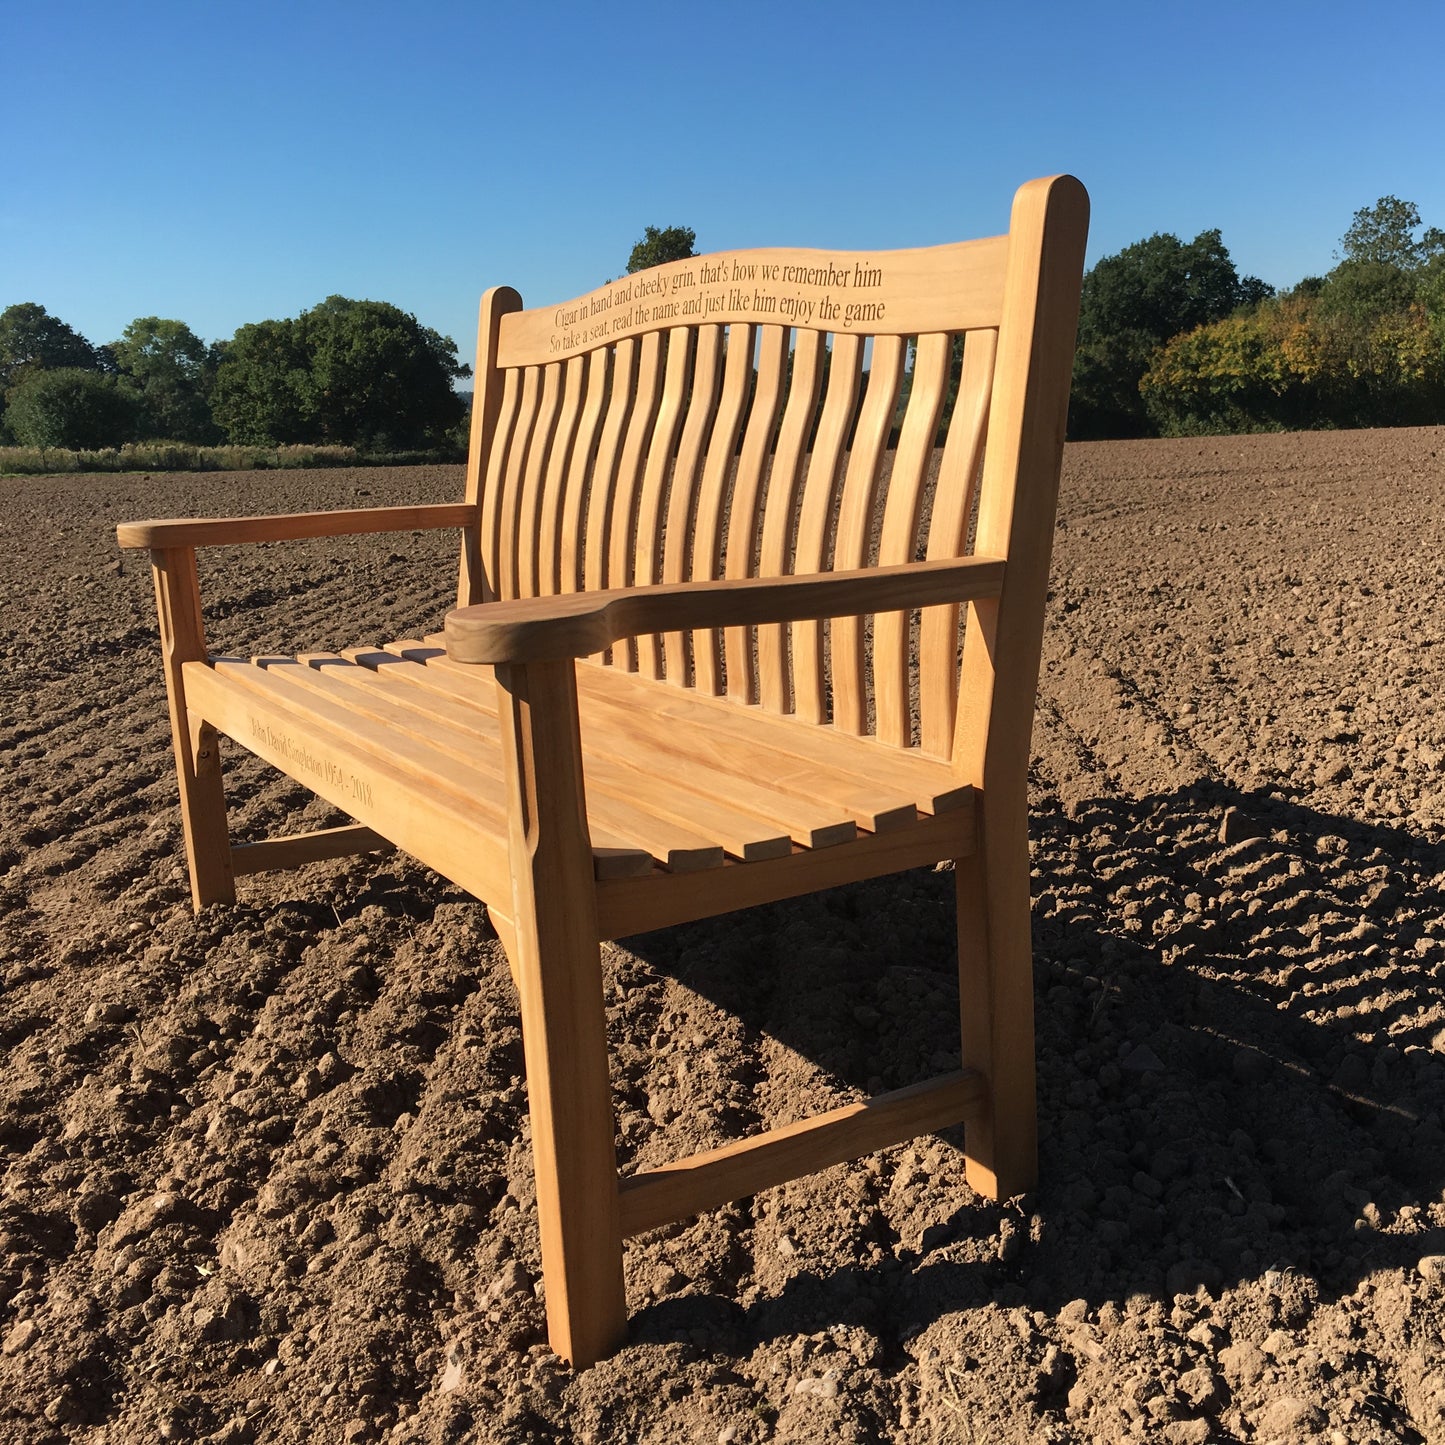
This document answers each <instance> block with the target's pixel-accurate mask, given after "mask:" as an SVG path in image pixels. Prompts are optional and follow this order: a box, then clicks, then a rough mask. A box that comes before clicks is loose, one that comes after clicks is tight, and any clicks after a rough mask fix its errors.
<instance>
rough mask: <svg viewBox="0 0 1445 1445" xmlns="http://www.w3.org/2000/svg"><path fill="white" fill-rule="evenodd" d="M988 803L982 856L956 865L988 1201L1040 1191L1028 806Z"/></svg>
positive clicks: (977, 1136) (972, 1140)
mask: <svg viewBox="0 0 1445 1445" xmlns="http://www.w3.org/2000/svg"><path fill="white" fill-rule="evenodd" d="M988 804H989V800H988V799H987V798H982V799H980V800H979V811H978V820H979V821H978V834H979V838H978V847H977V849H976V850H975V851H974V853H973V854H971V855H970V856H969V857H967V858H960V859H958V860H957V862H956V863H955V865H954V868H955V876H956V879H957V883H956V889H957V895H958V984H959V1006H960V1009H961V1013H962V1019H961V1023H962V1032H963V1067H964V1068H965V1069H977V1070H978V1071H979V1072H980V1073H981V1074H982V1075H983V1077H984V1079H985V1080H986V1081H987V1084H988V1092H987V1094H986V1096H985V1102H984V1105H983V1107H982V1108H980V1109H979V1111H978V1113H977V1114H976V1115H971V1116H970V1118H969V1121H968V1124H967V1126H966V1128H965V1129H964V1142H963V1148H964V1163H965V1168H966V1171H967V1178H968V1183H969V1187H970V1188H971V1189H973V1190H975V1191H976V1192H978V1193H979V1194H982V1195H983V1196H984V1197H985V1198H987V1199H994V1200H998V1199H1008V1198H1011V1197H1012V1196H1013V1195H1015V1194H1023V1193H1024V1192H1025V1191H1027V1190H1029V1189H1032V1188H1033V1187H1034V1185H1035V1184H1036V1183H1037V1182H1038V1123H1037V1105H1036V1099H1035V1082H1034V979H1033V946H1032V939H1031V934H1030V925H1029V849H1028V837H1027V834H1026V832H1025V820H1024V813H1023V808H1022V805H1021V803H1015V804H1014V805H1013V806H1011V807H1006V808H1005V807H1001V806H998V804H997V802H996V803H995V806H994V808H993V809H990V808H989V805H988Z"/></svg>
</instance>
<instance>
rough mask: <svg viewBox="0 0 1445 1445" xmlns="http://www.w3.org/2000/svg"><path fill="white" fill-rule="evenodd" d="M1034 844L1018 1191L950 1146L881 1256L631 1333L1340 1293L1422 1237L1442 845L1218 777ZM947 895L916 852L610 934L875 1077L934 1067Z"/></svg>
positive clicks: (1082, 812)
mask: <svg viewBox="0 0 1445 1445" xmlns="http://www.w3.org/2000/svg"><path fill="white" fill-rule="evenodd" d="M1032 833H1033V837H1034V839H1035V851H1034V873H1035V876H1034V883H1033V892H1034V920H1035V922H1034V934H1035V979H1036V989H1035V995H1036V1001H1037V1009H1038V1015H1037V1031H1038V1041H1039V1099H1040V1126H1041V1148H1040V1153H1041V1182H1040V1186H1039V1188H1038V1191H1037V1192H1036V1193H1035V1194H1034V1195H1032V1196H1029V1197H1026V1198H1025V1199H1024V1200H1021V1201H1012V1202H1010V1203H1009V1204H1007V1205H1003V1206H993V1205H989V1204H987V1203H986V1202H984V1201H981V1200H979V1199H978V1198H977V1197H976V1196H973V1195H972V1194H970V1193H969V1192H968V1191H967V1190H966V1188H965V1187H964V1186H963V1185H962V1183H961V1175H962V1168H961V1160H958V1161H956V1164H957V1178H958V1180H959V1182H958V1184H957V1186H956V1188H955V1190H954V1191H953V1197H952V1200H951V1201H950V1203H949V1205H946V1206H945V1208H944V1209H943V1210H942V1212H941V1213H940V1214H939V1215H938V1217H937V1218H936V1220H935V1222H933V1223H932V1224H931V1225H929V1227H927V1228H926V1229H925V1230H924V1232H923V1235H922V1239H921V1240H920V1241H918V1242H917V1243H916V1244H912V1245H911V1244H909V1243H907V1242H906V1241H904V1240H903V1239H902V1238H901V1237H900V1236H899V1235H898V1234H897V1232H896V1231H889V1230H888V1229H887V1227H886V1226H880V1228H881V1229H882V1233H883V1235H884V1236H885V1239H884V1243H885V1244H886V1245H887V1246H888V1249H887V1251H886V1253H885V1254H884V1257H883V1258H882V1259H881V1260H878V1261H875V1262H873V1263H869V1264H866V1265H864V1264H859V1263H857V1262H854V1263H845V1264H844V1265H843V1266H842V1267H840V1268H838V1269H836V1270H825V1271H818V1270H808V1271H803V1272H801V1273H797V1274H794V1275H793V1276H792V1277H791V1278H790V1279H788V1280H787V1282H786V1284H785V1285H784V1286H783V1287H782V1288H781V1290H780V1291H778V1292H776V1293H766V1292H765V1293H764V1294H763V1295H762V1296H761V1297H760V1298H757V1299H754V1300H753V1301H752V1302H751V1303H750V1304H748V1305H746V1306H740V1305H736V1304H733V1303H731V1302H728V1301H724V1300H719V1299H717V1298H715V1297H712V1296H684V1297H681V1298H671V1299H668V1300H665V1301H663V1302H661V1303H659V1304H655V1305H653V1306H651V1307H650V1308H647V1309H645V1310H643V1311H641V1312H640V1313H639V1314H638V1316H637V1317H636V1319H635V1322H634V1338H667V1337H669V1336H670V1335H674V1334H675V1333H676V1332H679V1331H683V1332H688V1331H695V1330H697V1329H699V1328H703V1329H706V1330H708V1331H709V1332H712V1331H715V1330H717V1329H719V1328H722V1329H724V1330H726V1331H727V1332H729V1333H738V1334H739V1335H741V1336H743V1337H752V1338H757V1337H758V1336H763V1337H772V1336H775V1335H782V1334H788V1333H796V1332H799V1331H807V1330H810V1329H812V1330H816V1329H820V1328H823V1327H825V1326H827V1325H830V1324H833V1323H835V1322H839V1321H842V1322H845V1323H846V1322H848V1321H849V1320H850V1318H858V1319H859V1320H860V1321H861V1322H876V1318H877V1314H878V1311H879V1309H880V1308H882V1309H886V1310H889V1311H890V1312H891V1313H892V1315H893V1323H894V1325H895V1326H896V1327H898V1328H900V1329H901V1330H902V1331H903V1332H904V1333H905V1334H909V1333H913V1332H915V1331H917V1330H921V1329H923V1328H926V1326H927V1325H928V1324H929V1323H930V1322H931V1321H932V1320H934V1319H936V1318H938V1317H939V1316H940V1315H942V1314H944V1313H947V1312H948V1311H951V1310H958V1309H963V1308H968V1307H970V1306H973V1305H978V1304H982V1303H985V1302H988V1301H993V1302H995V1303H1014V1304H1026V1305H1028V1306H1029V1307H1030V1308H1034V1309H1042V1310H1047V1311H1050V1312H1057V1311H1058V1310H1059V1308H1060V1307H1061V1306H1063V1305H1064V1304H1065V1303H1066V1302H1068V1301H1071V1300H1075V1299H1083V1300H1085V1301H1086V1302H1087V1303H1088V1304H1089V1305H1090V1307H1091V1308H1092V1307H1096V1306H1097V1305H1099V1304H1100V1303H1101V1302H1102V1301H1104V1300H1106V1299H1113V1300H1120V1301H1122V1300H1124V1299H1125V1298H1127V1297H1128V1296H1130V1295H1135V1294H1139V1293H1143V1294H1146V1295H1149V1296H1152V1297H1154V1298H1156V1299H1158V1300H1160V1301H1161V1302H1162V1303H1164V1304H1165V1305H1166V1307H1167V1305H1168V1304H1169V1302H1170V1300H1171V1299H1172V1297H1173V1296H1174V1295H1176V1294H1178V1293H1181V1292H1192V1291H1193V1290H1194V1289H1195V1288H1196V1287H1197V1286H1199V1285H1203V1286H1205V1287H1206V1288H1207V1289H1208V1290H1209V1291H1210V1292H1211V1293H1213V1294H1216V1295H1217V1294H1218V1292H1219V1291H1220V1290H1221V1289H1224V1288H1228V1287H1230V1286H1231V1285H1234V1284H1236V1283H1239V1282H1241V1281H1245V1280H1250V1279H1255V1278H1260V1277H1264V1276H1266V1275H1269V1272H1271V1271H1273V1272H1276V1273H1277V1274H1285V1275H1288V1274H1291V1273H1295V1274H1303V1275H1308V1276H1310V1277H1312V1278H1313V1279H1314V1281H1316V1283H1317V1285H1318V1288H1319V1290H1320V1292H1321V1293H1322V1294H1323V1295H1339V1294H1343V1293H1346V1292H1348V1291H1349V1290H1351V1289H1353V1288H1354V1287H1355V1286H1356V1285H1357V1284H1358V1283H1359V1281H1360V1280H1361V1279H1363V1278H1364V1277H1365V1276H1366V1275H1368V1274H1370V1273H1371V1272H1372V1271H1376V1270H1381V1269H1390V1268H1401V1267H1404V1268H1409V1267H1411V1266H1413V1265H1414V1264H1415V1263H1416V1261H1418V1259H1419V1258H1420V1257H1421V1256H1422V1255H1425V1254H1432V1253H1440V1252H1442V1250H1445V1238H1442V1231H1440V1230H1439V1229H1432V1228H1430V1227H1428V1225H1429V1221H1428V1219H1427V1218H1426V1216H1425V1209H1426V1208H1427V1207H1428V1206H1429V1204H1430V1203H1431V1202H1433V1201H1434V1200H1436V1199H1438V1198H1439V1196H1440V1192H1441V1188H1442V1185H1445V1132H1442V1128H1441V1125H1442V1118H1441V1110H1442V1106H1445V1011H1442V1008H1441V1004H1440V1001H1439V985H1440V981H1441V976H1442V974H1445V962H1442V960H1445V947H1442V941H1445V872H1442V869H1445V846H1442V842H1441V840H1440V839H1438V838H1425V837H1421V836H1417V835H1415V834H1412V833H1410V832H1408V831H1406V830H1404V829H1401V828H1398V827H1393V826H1386V825H1379V824H1370V823H1365V822H1361V821H1359V820H1355V819H1347V818H1341V817H1333V816H1330V815H1328V814H1324V813H1320V812H1317V811H1314V810H1313V809H1311V808H1309V807H1307V806H1304V805H1303V804H1301V803H1300V802H1298V801H1296V800H1294V799H1292V798H1291V797H1289V796H1287V795H1286V794H1285V793H1283V792H1282V791H1279V790H1275V791H1270V792H1249V793H1246V792H1239V791H1236V790H1233V789H1229V788H1226V787H1222V786H1218V785H1215V784H1212V783H1210V784H1198V785H1194V786H1191V787H1188V788H1185V789H1180V790H1177V791H1175V792H1172V793H1167V794H1159V795H1154V796H1149V797H1144V798H1123V797H1100V798H1095V799H1091V800H1088V801H1086V802H1084V803H1082V804H1080V805H1078V806H1077V807H1074V808H1071V809H1070V810H1069V812H1068V814H1066V813H1065V812H1064V811H1063V810H1062V809H1060V808H1058V807H1056V806H1053V805H1051V804H1050V803H1049V802H1048V801H1047V800H1046V801H1045V803H1044V805H1043V806H1042V807H1040V808H1039V810H1038V811H1037V812H1036V814H1035V816H1034V818H1033V820H1032ZM952 911H953V889H952V878H951V875H950V874H949V873H948V872H947V871H939V872H926V871H925V872H920V873H914V874H908V875H901V876H899V877H896V878H891V879H883V880H879V881H877V882H874V883H869V884H864V885H858V886H855V887H851V888H845V889H839V890H836V891H835V892H833V893H830V894H826V895H821V896H819V897H817V898H813V899H805V900H796V901H793V902H790V903H787V904H781V905H775V906H773V907H769V908H763V909H757V910H754V911H752V912H750V913H748V914H745V915H737V916H735V917H733V918H731V919H729V920H727V921H726V923H722V924H716V925H714V924H697V925H692V926H689V927H687V928H681V929H676V930H672V931H670V932H669V933H666V934H658V935H652V936H649V937H645V938H638V939H633V940H629V941H628V944H627V946H628V948H629V950H631V951H633V952H634V953H635V954H636V955H637V956H638V957H639V958H640V959H642V960H644V961H645V962H646V963H647V964H648V965H650V966H651V967H654V968H656V969H657V970H659V971H660V972H664V973H668V974H670V975H671V976H673V977H674V978H677V979H678V980H679V981H681V982H683V983H685V984H687V985H688V986H689V987H690V988H692V989H694V990H696V991H698V992H699V993H700V994H702V995H704V996H705V997H706V998H708V999H709V1000H711V1001H712V1002H714V1003H715V1004H717V1005H718V1007H719V1008H721V1009H723V1010H726V1011H727V1012H730V1013H732V1014H735V1015H736V1016H737V1017H738V1018H739V1019H740V1020H741V1021H742V1024H743V1026H744V1028H745V1029H746V1030H747V1031H749V1032H750V1033H752V1034H754V1035H755V1036H756V1037H757V1039H758V1040H763V1039H771V1040H773V1041H775V1042H776V1043H777V1044H778V1045H781V1046H783V1047H785V1048H786V1049H789V1050H793V1051H796V1053H797V1054H799V1055H801V1056H802V1057H803V1058H805V1059H806V1060H808V1061H810V1062H811V1063H812V1064H813V1065H814V1066H816V1068H817V1069H819V1070H821V1071H823V1072H824V1073H825V1074H827V1075H828V1076H831V1078H832V1079H834V1080H835V1081H836V1082H837V1083H838V1084H839V1086H840V1087H843V1088H854V1089H862V1090H866V1091H870V1092H873V1091H877V1090H878V1089H880V1088H891V1087H897V1086H899V1085H902V1084H906V1083H909V1082H911V1081H913V1080H915V1079H917V1078H922V1077H927V1076H928V1075H929V1074H930V1073H933V1072H936V1071H937V1070H938V1069H939V1068H942V1067H949V1066H956V1059H957V1048H958V1042H957V1026H956V1012H955V1010H956V1008H957V988H956V983H955V980H954V978H953V974H952V958H951V947H952V936H953V935H952ZM754 1127H756V1125H754ZM955 1143H956V1141H955ZM955 1153H956V1150H955ZM950 1172H952V1171H950ZM1006 1219H1011V1220H1013V1221H1014V1227H1013V1228H1012V1229H1010V1228H1008V1227H1004V1228H1003V1238H1004V1241H1005V1242H1004V1243H1003V1244H1002V1245H1000V1246H999V1247H998V1248H994V1247H993V1244H994V1240H995V1237H997V1236H999V1235H1000V1230H1001V1225H1002V1222H1003V1221H1004V1220H1006ZM888 1276H895V1277H896V1278H895V1279H893V1280H891V1281H886V1277H888ZM1270 1277H1271V1278H1274V1277H1275V1276H1274V1275H1270ZM885 1282H887V1283H888V1284H889V1288H886V1289H885V1288H882V1287H881V1286H882V1285H883V1284H884V1283H885ZM739 1343H741V1341H739Z"/></svg>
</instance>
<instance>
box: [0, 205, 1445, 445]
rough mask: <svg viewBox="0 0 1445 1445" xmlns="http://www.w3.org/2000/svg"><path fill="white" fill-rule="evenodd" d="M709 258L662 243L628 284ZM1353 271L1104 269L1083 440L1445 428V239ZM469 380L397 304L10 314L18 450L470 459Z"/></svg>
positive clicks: (1406, 233)
mask: <svg viewBox="0 0 1445 1445" xmlns="http://www.w3.org/2000/svg"><path fill="white" fill-rule="evenodd" d="M695 241H696V236H695V234H694V232H693V231H692V230H691V228H689V227H684V226H670V227H667V228H666V229H659V228H658V227H655V226H649V227H647V229H646V231H645V233H644V235H643V238H642V240H640V241H639V242H638V243H637V245H636V246H635V247H634V248H633V250H632V253H631V255H630V256H629V258H628V264H627V270H628V271H629V272H636V271H639V270H642V269H645V268H646V267H649V266H654V265H660V264H662V263H664V262H666V261H671V260H678V259H681V258H684V257H687V256H691V255H694V254H695V251H694V243H695ZM1336 261H1337V264H1336V265H1335V266H1334V268H1333V269H1332V270H1330V271H1329V272H1328V273H1327V274H1326V275H1324V276H1312V277H1307V278H1305V279H1304V280H1302V281H1300V282H1299V283H1298V284H1296V285H1295V286H1293V287H1291V288H1289V289H1287V290H1282V291H1276V290H1275V289H1274V288H1273V287H1271V286H1268V285H1266V284H1265V283H1264V282H1263V281H1261V280H1260V279H1259V278H1258V277H1255V276H1241V275H1240V274H1239V273H1238V271H1237V270H1236V268H1235V266H1234V263H1233V261H1232V260H1231V259H1230V256H1229V252H1228V250H1227V249H1226V248H1225V245H1224V242H1223V238H1222V236H1221V233H1220V232H1219V231H1218V230H1210V231H1202V232H1201V233H1200V234H1199V235H1197V236H1196V237H1195V238H1194V239H1193V240H1192V241H1189V242H1184V241H1181V240H1180V239H1179V237H1177V236H1174V235H1168V234H1155V235H1153V236H1150V237H1148V238H1147V239H1145V240H1142V241H1138V242H1136V243H1135V244H1133V245H1131V246H1126V247H1125V248H1124V249H1123V250H1122V251H1120V252H1118V253H1117V254H1116V255H1112V256H1106V257H1104V258H1103V259H1102V260H1100V261H1099V262H1098V263H1097V264H1096V265H1095V266H1094V267H1093V268H1092V269H1091V270H1090V271H1089V272H1088V273H1087V274H1086V275H1085V276H1084V284H1083V292H1082V298H1081V304H1080V314H1079V342H1078V349H1077V352H1076V354H1075V361H1074V382H1073V395H1072V399H1071V402H1070V406H1069V436H1070V437H1071V438H1073V439H1075V440H1092V439H1101V438H1106V437H1147V436H1189V435H1199V434H1204V433H1211V432H1241V431H1274V430H1288V429H1302V428H1311V427H1350V426H1398V425H1410V424H1428V423H1434V422H1440V421H1445V231H1441V230H1440V229H1438V228H1435V227H1430V228H1425V227H1423V225H1422V222H1421V218H1420V214H1419V210H1418V208H1417V207H1416V206H1415V204H1414V203H1413V202H1410V201H1402V200H1400V199H1398V198H1397V197H1395V196H1382V197H1381V198H1380V200H1378V201H1377V202H1376V203H1375V204H1374V205H1373V206H1367V207H1365V208H1363V209H1361V210H1359V211H1356V212H1355V215H1354V219H1353V221H1352V222H1351V224H1350V226H1349V228H1348V230H1346V232H1345V234H1344V236H1343V237H1342V238H1341V241H1340V247H1339V251H1338V252H1337V254H1336ZM955 351H957V348H955ZM953 370H954V372H955V373H956V372H957V356H955V358H954V367H953ZM470 372H471V369H470V368H469V367H467V366H465V365H464V364H462V363H460V362H459V361H458V359H457V349H456V345H455V343H454V342H453V341H452V339H451V338H450V337H449V336H442V335H440V334H439V333H438V332H436V331H434V330H432V329H431V328H430V327H426V326H422V325H421V324H420V323H419V322H418V321H417V319H416V317H415V316H412V315H410V314H408V313H406V312H404V311H401V310H400V309H399V308H397V307H395V306H392V305H389V304H387V303H386V302H381V301H353V300H350V299H348V298H347V297H344V296H329V297H327V299H326V300H325V301H322V302H321V303H320V304H319V305H317V306H314V307H312V308H311V309H310V310H309V311H304V312H302V313H301V315H299V316H297V317H294V318H288V319H285V320H280V321H260V322H256V323H254V324H251V325H247V326H243V327H241V328H240V330H239V331H237V332H236V334H235V335H234V336H233V337H232V338H231V339H230V340H229V341H219V342H214V343H212V344H210V345H208V344H207V343H206V342H204V341H202V340H201V338H200V337H198V336H197V335H196V334H195V333H194V332H193V331H192V330H191V329H190V327H189V326H187V325H186V324H185V323H184V322H182V321H175V320H164V319H161V318H159V317H155V316H143V317H138V318H137V319H136V320H135V321H133V322H131V324H130V325H129V326H127V327H126V329H125V331H124V333H123V334H122V335H121V337H120V338H119V339H118V340H116V341H113V342H110V343H108V344H106V345H103V346H95V345H92V344H91V342H89V341H88V340H86V338H85V337H84V336H82V335H80V334H79V333H78V332H77V331H75V330H74V329H73V328H71V327H70V326H68V325H67V324H66V323H65V322H64V321H62V320H60V319H59V318H58V317H55V316H51V315H50V314H49V313H48V312H47V311H46V310H45V308H44V307H43V306H40V305H37V304H36V303H35V302H23V303H21V304H19V305H15V306H10V307H9V308H7V309H6V310H5V311H3V312H0V444H8V443H19V444H20V445H22V446H31V447H41V448H72V449H77V450H79V449H88V448H101V447H116V446H120V445H123V444H125V443H127V442H133V441H140V440H152V439H156V440H159V439H164V440H166V441H176V442H186V443H191V444H195V445H200V446H209V445H214V444H216V443H220V442H230V443H233V444H237V445H243V446H245V445H249V446H263V447H271V446H286V445H290V444H296V443H305V444H320V445H337V446H348V447H354V448H356V449H357V451H359V452H361V453H363V454H371V455H376V454H385V453H388V452H415V451H424V450H429V449H433V448H437V447H441V446H446V445H448V444H449V443H452V444H456V443H459V442H460V440H461V433H460V428H461V425H462V422H463V419H464V414H465V401H464V399H463V398H462V397H461V396H459V395H458V394H457V392H456V389H455V387H454V385H453V383H454V382H455V381H457V380H458V379H460V378H462V377H465V376H468V375H470ZM909 379H910V377H909V376H905V380H904V385H905V388H906V386H907V384H908V381H909ZM954 382H955V384H956V376H955V377H954Z"/></svg>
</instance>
